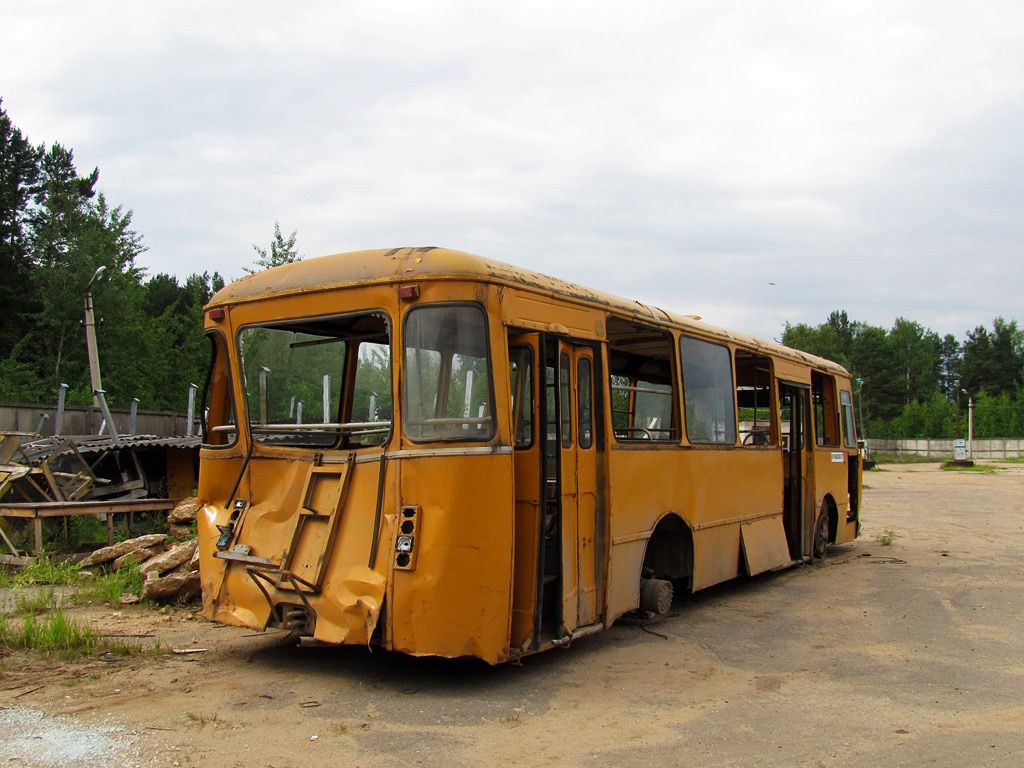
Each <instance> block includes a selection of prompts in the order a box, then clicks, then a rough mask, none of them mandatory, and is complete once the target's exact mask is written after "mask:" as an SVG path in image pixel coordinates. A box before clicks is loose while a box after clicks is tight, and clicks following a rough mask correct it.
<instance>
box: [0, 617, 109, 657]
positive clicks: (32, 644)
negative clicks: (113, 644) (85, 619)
mask: <svg viewBox="0 0 1024 768" xmlns="http://www.w3.org/2000/svg"><path fill="white" fill-rule="evenodd" d="M102 642H103V638H102V636H101V635H100V632H99V630H96V629H93V628H92V627H88V626H85V625H82V624H79V623H78V622H76V621H74V620H73V619H70V618H68V617H67V616H66V615H65V614H64V612H63V611H59V610H57V611H53V612H51V613H49V614H47V615H46V616H43V617H41V618H38V619H37V618H36V617H35V616H31V615H29V616H25V617H23V618H21V619H20V620H14V621H12V620H10V619H8V618H7V617H4V616H0V647H3V648H10V649H17V648H22V649H25V650H34V651H43V652H47V653H53V652H56V653H60V654H68V655H71V654H76V653H81V654H89V653H93V652H94V651H97V650H100V648H101V645H102Z"/></svg>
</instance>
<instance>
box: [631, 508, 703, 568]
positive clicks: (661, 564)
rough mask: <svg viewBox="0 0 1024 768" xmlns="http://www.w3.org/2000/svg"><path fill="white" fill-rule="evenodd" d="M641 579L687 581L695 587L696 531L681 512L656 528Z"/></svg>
mask: <svg viewBox="0 0 1024 768" xmlns="http://www.w3.org/2000/svg"><path fill="white" fill-rule="evenodd" d="M640 576H641V577H642V578H643V577H647V578H651V577H656V578H661V579H685V580H687V582H688V583H689V584H690V585H691V586H692V584H693V531H692V530H691V529H690V526H689V525H687V523H686V521H685V520H684V519H683V518H682V516H681V515H679V514H678V513H677V512H671V511H670V512H666V513H665V514H664V515H662V516H661V518H660V519H659V520H658V522H657V524H656V525H655V526H654V531H653V532H652V533H651V537H650V538H649V539H648V540H647V547H646V549H645V551H644V559H643V567H642V570H641V573H640Z"/></svg>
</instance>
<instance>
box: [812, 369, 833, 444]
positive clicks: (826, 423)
mask: <svg viewBox="0 0 1024 768" xmlns="http://www.w3.org/2000/svg"><path fill="white" fill-rule="evenodd" d="M811 397H812V398H813V401H814V436H815V440H816V441H817V443H818V445H821V446H830V447H833V448H838V447H839V407H838V405H837V403H836V380H835V379H834V378H833V377H832V376H829V375H827V374H824V373H818V372H817V371H813V372H812V373H811Z"/></svg>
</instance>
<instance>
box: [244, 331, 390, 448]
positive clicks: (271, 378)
mask: <svg viewBox="0 0 1024 768" xmlns="http://www.w3.org/2000/svg"><path fill="white" fill-rule="evenodd" d="M390 345H391V333H390V326H389V324H388V320H387V317H386V316H385V315H383V314H382V313H378V312H374V313H365V314H359V315H344V316H340V317H330V318H317V319H304V320H298V321H288V322H282V323H274V324H268V325H256V326H248V327H245V328H243V329H242V330H241V331H240V333H239V337H238V348H239V352H240V356H241V361H242V372H243V375H244V378H245V404H246V410H247V413H248V421H249V429H250V432H251V434H252V435H253V438H254V439H255V440H256V441H258V442H261V443H268V444H274V445H289V446H302V447H310V448H327V447H332V446H335V445H338V446H342V447H358V446H359V445H380V444H382V443H384V442H386V440H387V438H388V435H389V434H390V432H391V413H392V403H391V346H390ZM353 366H354V367H355V375H354V376H350V375H349V374H348V372H349V371H350V370H351V368H352V367H353ZM346 384H348V386H347V387H346Z"/></svg>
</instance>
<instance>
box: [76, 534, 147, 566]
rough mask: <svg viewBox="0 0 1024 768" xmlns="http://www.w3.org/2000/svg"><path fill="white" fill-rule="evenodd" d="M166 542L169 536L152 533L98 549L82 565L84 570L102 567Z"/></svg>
mask: <svg viewBox="0 0 1024 768" xmlns="http://www.w3.org/2000/svg"><path fill="white" fill-rule="evenodd" d="M165 541H167V536H166V535H165V534H163V533H150V534H148V535H146V536H138V537H136V538H134V539H128V540H127V541H120V542H118V543H117V544H112V545H111V546H109V547H103V548H102V549H97V550H96V551H95V552H93V553H92V554H91V555H89V556H88V557H87V558H85V559H84V560H82V562H81V563H80V565H81V566H82V567H83V568H88V567H89V566H92V565H100V564H102V563H107V562H110V561H111V560H116V559H117V558H119V557H121V556H122V555H126V554H128V553H129V552H134V551H135V550H136V549H144V548H146V547H153V546H156V545H158V544H163V543H164V542H165Z"/></svg>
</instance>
